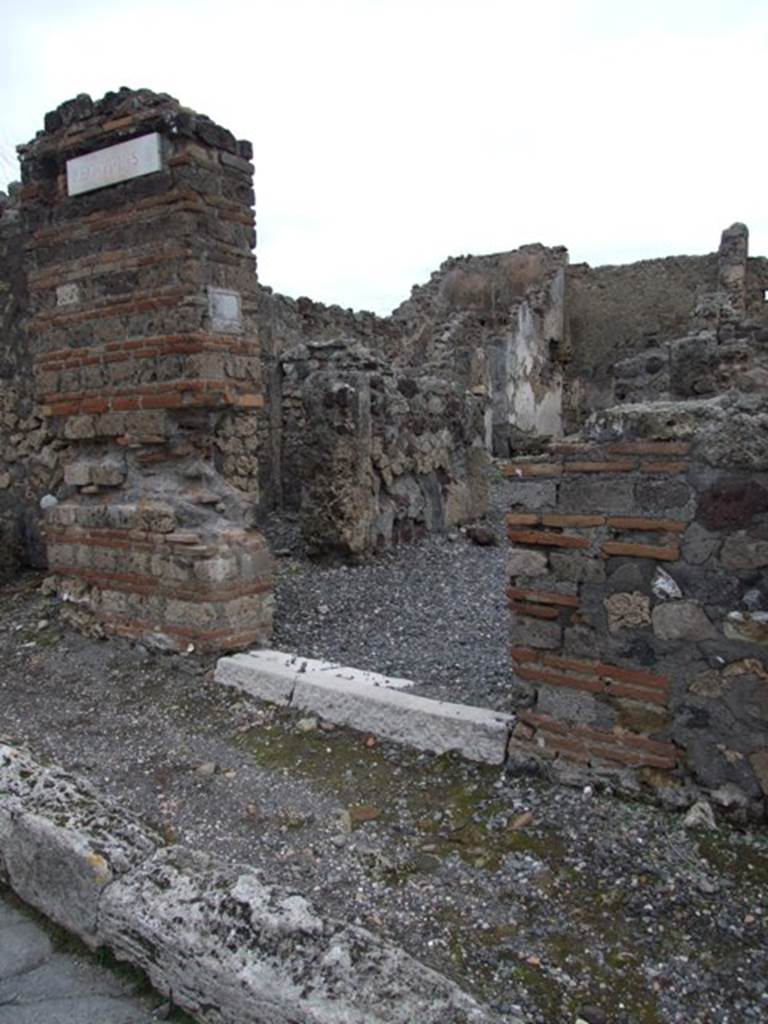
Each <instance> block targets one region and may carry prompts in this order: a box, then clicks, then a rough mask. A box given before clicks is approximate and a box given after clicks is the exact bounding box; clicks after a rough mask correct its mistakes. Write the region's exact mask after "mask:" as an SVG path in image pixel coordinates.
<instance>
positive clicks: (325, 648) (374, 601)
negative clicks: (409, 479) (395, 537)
mask: <svg viewBox="0 0 768 1024" xmlns="http://www.w3.org/2000/svg"><path fill="white" fill-rule="evenodd" d="M506 490H507V487H506V485H505V483H504V482H503V481H500V482H498V483H497V484H496V486H494V487H493V488H492V492H491V508H490V511H489V515H488V518H487V519H486V520H485V526H486V527H488V528H490V530H492V532H493V536H494V538H495V539H496V541H497V543H495V544H491V545H480V544H477V543H475V542H474V541H473V540H472V539H471V535H472V533H473V531H472V530H471V529H470V530H466V529H462V530H455V531H452V532H451V533H449V534H447V535H434V534H433V535H431V536H428V537H426V538H425V539H423V540H422V541H420V542H418V543H415V544H410V545H403V546H401V547H399V548H394V549H391V550H389V551H386V552H384V553H382V554H380V555H378V556H377V557H375V558H374V559H372V560H371V561H369V562H366V563H364V564H361V565H353V566H349V565H338V566H322V565H318V564H317V563H313V562H311V561H309V560H308V559H307V558H306V557H303V555H302V547H301V543H300V541H299V540H298V538H297V529H296V525H295V523H294V524H293V529H291V524H290V523H286V521H285V520H284V519H283V520H282V521H280V520H277V518H276V517H273V518H272V519H271V520H270V521H269V522H268V523H267V524H266V527H265V529H266V532H267V534H268V536H269V537H270V541H271V544H272V548H273V550H276V551H278V552H283V553H284V554H283V555H282V556H280V557H278V559H277V578H276V587H275V597H276V612H275V635H274V640H273V644H272V646H274V647H275V648H277V649H278V650H285V651H290V652H294V653H297V654H301V655H303V656H304V657H308V658H328V659H329V660H332V661H338V662H340V663H341V664H343V665H349V666H351V667H353V668H363V669H369V670H371V671H375V672H383V673H385V674H391V675H397V676H401V677H405V678H407V679H413V680H414V682H416V683H417V687H416V688H415V689H414V690H413V691H412V692H413V693H421V694H424V695H425V696H428V697H435V698H439V699H442V700H450V701H457V702H459V703H463V704H479V705H482V706H485V707H493V708H496V709H502V708H505V707H506V706H507V704H508V695H509V690H510V662H509V639H508V635H509V625H508V612H507V602H506V596H505V587H506V580H505V571H504V562H505V557H504V553H505V544H504V543H503V539H504V537H505V531H504V513H505V511H506V510H507V508H508V502H507V501H506ZM297 556H298V557H297Z"/></svg>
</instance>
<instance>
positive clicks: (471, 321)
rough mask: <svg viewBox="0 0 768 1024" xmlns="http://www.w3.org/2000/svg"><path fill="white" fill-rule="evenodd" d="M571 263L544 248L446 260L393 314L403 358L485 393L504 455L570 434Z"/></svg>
mask: <svg viewBox="0 0 768 1024" xmlns="http://www.w3.org/2000/svg"><path fill="white" fill-rule="evenodd" d="M567 262H568V254H567V251H566V250H565V249H563V248H547V247H546V246H543V245H526V246H522V247H521V248H520V249H516V250H514V251H512V252H509V253H500V254H498V255H493V256H463V257H459V258H455V259H451V260H447V261H446V262H445V263H444V264H443V265H442V266H441V267H440V269H439V270H438V271H437V272H436V273H435V274H433V275H432V277H431V279H430V281H429V282H428V283H427V284H426V285H424V286H422V287H419V288H414V289H413V293H412V295H411V298H410V299H409V300H408V301H407V302H405V303H403V304H402V305H401V306H399V307H398V308H397V309H396V310H395V311H394V313H393V320H394V321H395V322H396V323H398V324H399V325H400V327H401V330H402V334H403V342H402V350H403V352H404V353H405V356H404V360H405V361H407V362H410V363H411V365H418V364H423V363H427V364H429V365H430V366H432V367H434V369H435V372H437V373H440V375H442V376H445V377H446V378H447V379H449V380H453V381H456V382H457V383H460V384H461V385H462V386H463V387H464V388H466V389H468V390H470V391H473V392H474V393H475V394H485V395H486V396H487V398H488V402H489V405H488V416H487V424H486V433H487V444H488V447H489V449H490V450H491V451H493V453H494V454H496V455H508V454H509V453H510V450H515V449H519V448H520V447H521V446H525V444H526V443H527V442H528V441H530V440H531V439H533V438H537V437H546V436H555V437H556V436H559V435H560V434H561V433H562V417H561V406H562V377H563V360H564V359H565V358H566V357H567V353H566V342H567V338H566V331H565V316H564V304H565V273H566V271H565V268H566V265H567Z"/></svg>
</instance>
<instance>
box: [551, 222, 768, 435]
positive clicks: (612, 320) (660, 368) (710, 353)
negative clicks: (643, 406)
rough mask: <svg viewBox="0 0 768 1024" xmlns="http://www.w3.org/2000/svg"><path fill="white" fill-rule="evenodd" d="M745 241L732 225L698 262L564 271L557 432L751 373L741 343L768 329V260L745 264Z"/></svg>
mask: <svg viewBox="0 0 768 1024" xmlns="http://www.w3.org/2000/svg"><path fill="white" fill-rule="evenodd" d="M748 237H749V236H748V231H747V229H746V227H745V226H744V225H743V224H734V225H732V226H731V227H730V228H727V229H726V230H725V231H724V232H723V234H722V238H721V241H720V246H719V249H718V251H717V252H716V253H711V254H710V255H707V256H672V257H667V258H666V259H660V260H643V261H641V262H639V263H630V264H626V265H624V266H615V267H612V266H608V267H595V268H592V267H590V266H588V265H587V264H578V265H575V266H571V267H569V268H568V271H567V284H566V305H567V314H566V319H567V330H568V334H569V345H568V353H569V364H568V366H567V370H566V381H565V388H564V410H563V413H564V422H565V428H566V432H569V431H573V430H576V429H578V427H579V426H580V425H581V424H582V423H583V422H584V420H585V419H586V418H587V416H589V414H590V413H592V412H594V411H595V410H596V409H603V408H608V407H609V406H611V405H613V404H614V403H615V402H633V401H646V400H657V399H663V398H670V397H690V396H691V395H705V394H714V393H716V392H718V391H720V390H723V387H724V386H727V385H726V384H724V378H725V377H727V376H728V375H729V374H731V375H733V373H736V372H738V370H739V367H741V368H742V369H749V368H750V367H748V366H747V365H746V364H747V363H750V361H751V356H750V355H749V354H748V353H745V351H744V349H745V343H746V345H747V347H748V339H749V338H750V336H752V335H754V334H755V332H757V331H758V330H760V329H766V328H768V303H767V302H766V300H765V292H766V282H768V261H767V260H766V259H765V258H763V257H757V258H754V257H753V258H750V257H749V256H748ZM745 340H746V341H745ZM690 359H694V360H695V362H696V369H695V370H694V368H693V367H688V366H687V365H686V364H687V363H688V362H689V360H690ZM718 377H719V378H723V379H722V380H720V381H718Z"/></svg>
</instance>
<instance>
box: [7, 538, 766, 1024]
mask: <svg viewBox="0 0 768 1024" xmlns="http://www.w3.org/2000/svg"><path fill="white" fill-rule="evenodd" d="M426 549H427V550H432V549H433V544H432V542H430V543H429V544H427V545H426ZM438 549H439V545H434V550H438ZM424 550H425V547H424V546H421V547H420V548H419V549H418V554H414V561H417V562H418V563H419V565H422V564H424V563H423V562H422V558H423V551H424ZM445 550H446V551H448V550H451V548H449V546H448V545H447V544H446V546H445ZM455 550H458V551H462V550H463V551H464V552H466V553H467V554H468V555H471V558H472V559H475V560H478V558H485V556H486V554H487V553H488V552H485V551H474V550H473V549H470V548H469V547H467V546H464V545H463V542H461V541H458V542H457V543H456V547H455ZM401 555H402V553H398V555H397V558H400V557H401ZM490 555H491V556H492V557H493V556H496V555H497V553H496V552H490ZM457 558H458V560H459V561H460V562H462V564H463V556H457ZM382 564H385V563H382ZM451 564H452V563H451ZM376 568H379V567H376ZM302 571H303V570H302ZM366 571H367V570H366ZM355 572H357V570H352V571H350V575H354V573H355ZM461 572H462V573H463V572H464V569H462V570H461ZM461 578H462V579H463V578H464V577H463V576H462V577H461ZM39 581H40V578H39V577H36V576H30V577H28V578H26V579H25V580H22V581H20V582H17V583H15V584H13V585H11V586H8V587H6V588H4V589H0V660H2V664H3V672H2V673H1V674H0V736H2V738H3V739H4V740H6V741H10V742H13V743H17V744H25V745H28V746H29V748H30V749H31V751H32V752H33V754H34V755H35V756H37V757H42V758H46V757H47V758H50V759H52V760H55V761H56V762H58V763H59V764H62V765H64V766H66V767H68V768H71V769H76V770H78V771H80V772H82V773H83V774H85V775H86V776H87V777H88V778H90V779H91V780H92V781H93V782H94V783H95V784H96V785H97V786H98V787H99V788H100V789H101V790H102V791H104V792H106V793H108V794H109V795H111V796H112V797H113V798H114V799H116V800H117V801H118V802H119V803H120V804H121V805H123V806H125V807H126V808H129V809H131V810H133V811H136V812H137V813H139V814H141V815H142V816H144V817H145V818H146V819H148V820H150V821H152V822H154V823H155V824H156V825H157V826H158V827H159V828H160V829H161V830H162V832H163V834H164V835H165V837H166V839H167V840H168V841H169V842H177V841H179V842H183V843H186V844H188V845H190V846H193V847H195V848H198V849H203V850H208V851H210V852H211V853H212V854H214V855H215V856H216V857H218V858H220V859H221V860H222V861H234V860H237V861H242V862H246V863H249V864H251V865H253V866H255V867H256V868H257V869H258V870H259V871H261V872H262V874H263V876H264V878H265V881H267V882H272V883H277V884H281V885H282V886H284V887H286V888H288V889H290V890H292V891H298V892H302V893H303V894H305V895H306V896H308V897H309V898H310V899H311V900H312V901H313V902H314V903H315V905H316V906H317V907H318V909H319V910H320V912H325V913H327V914H332V915H334V916H336V917H339V918H343V919H345V920H350V921H357V922H360V923H362V924H364V925H365V926H366V927H369V928H371V929H373V930H374V931H377V932H379V933H380V934H383V935H385V936H387V937H389V938H390V939H392V940H393V941H395V942H398V943H400V944H402V945H403V946H405V947H406V948H407V949H408V950H409V951H410V952H411V953H413V954H414V955H415V956H417V957H419V958H420V959H421V960H423V961H425V962H427V963H428V964H430V965H431V966H433V967H435V968H436V969H437V970H440V971H442V972H444V973H446V974H449V975H451V976H453V977H454V978H455V979H456V980H457V981H458V982H459V983H460V984H462V985H463V986H464V987H465V988H467V989H468V990H470V991H472V992H474V993H475V994H476V995H478V996H479V997H480V998H481V999H483V1000H484V1001H486V1002H487V1003H488V1004H489V1005H491V1006H492V1007H494V1008H495V1009H496V1010H497V1011H498V1012H499V1013H500V1014H502V1015H503V1016H505V1015H511V1014H519V1015H520V1016H522V1017H523V1019H524V1020H525V1021H526V1022H527V1024H574V1022H575V1021H576V1018H577V1016H578V1015H581V1017H582V1018H583V1019H585V1020H588V1021H590V1022H591V1024H598V1022H599V1021H605V1022H607V1024H714V1022H717V1024H745V1022H746V1024H752V1022H754V1024H758V1022H763V1021H765V1020H766V1019H768V834H766V832H765V831H761V832H759V831H756V830H754V831H745V832H736V831H734V830H732V829H729V828H728V827H726V826H720V827H719V828H717V829H714V830H713V829H708V828H706V827H702V828H699V829H686V828H685V827H684V826H683V817H682V815H673V814H671V813H669V812H666V811H663V810H660V809H658V808H654V807H647V806H643V805H640V804H629V803H623V802H621V801H619V800H618V799H616V798H614V797H612V796H611V794H610V792H609V791H608V790H593V789H592V788H588V789H587V790H582V789H581V788H578V789H575V788H574V789H565V788H562V787H556V786H552V785H549V784H547V783H546V782H545V781H544V780H542V779H537V778H527V777H520V776H517V777H514V776H510V775H506V774H504V773H503V772H502V771H500V770H499V769H493V768H489V767H484V766H476V765H470V764H466V763H462V762H460V761H458V760H456V759H454V758H452V757H440V758H435V757H430V756H428V755H420V754H416V753H414V752H412V751H409V750H406V749H403V748H400V747H397V746H395V745H392V744H387V743H381V742H378V741H377V740H376V739H375V738H373V737H370V736H365V735H361V734H358V733H354V732H352V731H349V730H346V729H340V728H334V727H332V726H331V725H330V724H329V723H325V722H321V721H316V722H314V723H313V722H311V721H310V720H309V719H308V718H307V716H306V715H298V714H296V713H291V712H287V711H284V710H278V709H275V708H270V707H268V706H265V705H259V704H256V703H255V702H252V701H249V700H247V699H245V698H243V697H242V696H241V695H238V694H236V693H234V692H232V691H228V690H223V689H222V688H221V687H218V686H216V685H215V684H214V683H213V682H212V673H211V669H212V665H213V663H212V660H211V659H204V658H197V657H195V656H190V657H180V656H172V655H161V654H156V653H153V652H150V651H147V650H145V649H144V648H143V647H141V646H140V645H131V644H128V643H125V642H122V641H99V640H91V639H88V638H85V637H82V636H78V635H75V634H73V633H71V632H70V631H68V630H67V629H65V628H64V627H63V626H62V625H61V623H60V620H59V610H58V605H57V603H56V601H55V600H53V599H51V598H46V597H43V596H42V594H41V593H40V591H39V589H38V585H39ZM460 594H461V592H460V591H459V590H457V597H456V601H457V603H461V600H462V598H461V596H460ZM473 600H475V598H473ZM477 600H479V591H478V594H477ZM382 607H384V608H387V607H388V605H387V604H383V605H382ZM452 621H453V622H457V621H458V620H452ZM473 656H474V652H473ZM350 660H352V659H350ZM426 663H427V662H425V664H426ZM402 664H405V663H402ZM465 664H470V663H469V662H465ZM446 1024H452V1022H450V1021H446Z"/></svg>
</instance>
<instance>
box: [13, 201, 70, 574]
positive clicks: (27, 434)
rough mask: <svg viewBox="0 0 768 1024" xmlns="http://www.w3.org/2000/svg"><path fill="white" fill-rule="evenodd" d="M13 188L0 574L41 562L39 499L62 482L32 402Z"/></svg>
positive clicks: (53, 446)
mask: <svg viewBox="0 0 768 1024" xmlns="http://www.w3.org/2000/svg"><path fill="white" fill-rule="evenodd" d="M25 309H26V278H25V274H24V267H23V236H22V227H21V211H20V205H19V190H18V186H14V188H13V189H12V194H11V195H9V196H5V195H3V194H0V576H6V575H9V574H13V573H14V572H16V571H17V570H18V569H19V568H20V567H21V566H22V565H34V566H42V565H45V550H44V544H43V542H42V539H41V532H40V531H41V511H40V499H41V498H42V497H43V496H44V495H45V494H46V493H48V492H49V491H51V490H53V489H54V488H55V487H56V486H57V484H58V483H59V482H60V481H61V467H60V465H59V451H58V449H59V447H60V446H61V442H59V441H57V440H56V439H55V438H54V437H53V436H52V435H51V434H50V432H49V431H48V429H47V427H46V424H45V422H44V419H43V417H42V415H41V412H40V409H39V406H38V404H37V403H36V402H35V396H34V389H33V384H32V361H31V357H30V353H29V348H28V343H27V332H26V325H25V321H24V313H25Z"/></svg>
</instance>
